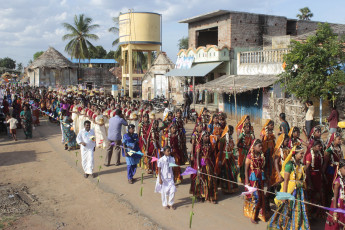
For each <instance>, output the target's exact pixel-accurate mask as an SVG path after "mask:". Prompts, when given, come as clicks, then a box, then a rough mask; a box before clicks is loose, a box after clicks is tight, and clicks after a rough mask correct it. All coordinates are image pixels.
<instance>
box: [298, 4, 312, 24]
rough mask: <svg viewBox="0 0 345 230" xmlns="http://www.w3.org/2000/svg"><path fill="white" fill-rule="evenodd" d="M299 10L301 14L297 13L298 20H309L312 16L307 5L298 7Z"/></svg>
mask: <svg viewBox="0 0 345 230" xmlns="http://www.w3.org/2000/svg"><path fill="white" fill-rule="evenodd" d="M299 12H301V14H297V15H296V16H297V18H299V19H300V20H305V21H310V18H312V17H313V16H314V15H313V13H312V12H311V11H310V9H309V8H308V7H304V8H302V9H299Z"/></svg>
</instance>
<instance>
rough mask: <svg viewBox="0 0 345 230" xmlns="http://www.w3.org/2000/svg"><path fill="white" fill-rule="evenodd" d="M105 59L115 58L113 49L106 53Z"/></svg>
mask: <svg viewBox="0 0 345 230" xmlns="http://www.w3.org/2000/svg"><path fill="white" fill-rule="evenodd" d="M104 58H106V59H115V51H114V50H110V51H109V52H108V53H107V55H105V57H104Z"/></svg>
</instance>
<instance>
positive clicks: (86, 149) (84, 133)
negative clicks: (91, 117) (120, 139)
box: [77, 121, 96, 178]
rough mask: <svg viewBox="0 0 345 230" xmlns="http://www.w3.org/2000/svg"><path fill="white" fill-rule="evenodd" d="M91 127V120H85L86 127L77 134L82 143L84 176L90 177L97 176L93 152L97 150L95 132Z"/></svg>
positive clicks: (80, 143) (79, 142)
mask: <svg viewBox="0 0 345 230" xmlns="http://www.w3.org/2000/svg"><path fill="white" fill-rule="evenodd" d="M90 128H91V122H90V121H85V122H84V129H82V130H80V131H79V134H78V136H77V143H78V145H80V150H81V163H82V166H83V170H84V177H85V178H88V177H89V175H92V177H95V175H94V174H93V173H92V170H93V164H94V161H93V153H94V151H95V147H96V143H95V132H94V131H93V129H90Z"/></svg>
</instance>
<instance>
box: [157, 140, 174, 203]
mask: <svg viewBox="0 0 345 230" xmlns="http://www.w3.org/2000/svg"><path fill="white" fill-rule="evenodd" d="M170 163H172V164H175V159H174V157H172V156H171V150H170V146H165V147H164V156H163V157H161V158H160V159H159V160H158V177H157V181H156V188H155V192H157V193H161V194H162V205H163V207H164V208H165V209H170V208H171V209H173V210H175V209H176V207H175V206H174V197H175V192H176V187H175V184H174V173H173V170H172V167H170V166H169V164H170ZM167 196H169V199H167Z"/></svg>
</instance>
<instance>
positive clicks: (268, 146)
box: [261, 128, 279, 185]
mask: <svg viewBox="0 0 345 230" xmlns="http://www.w3.org/2000/svg"><path fill="white" fill-rule="evenodd" d="M261 138H262V152H263V153H264V154H265V159H266V163H265V173H266V176H267V181H269V185H273V184H274V183H275V181H276V178H275V175H276V174H277V173H279V172H276V169H275V167H274V163H273V162H274V161H273V155H274V147H275V145H276V143H275V139H276V137H275V136H274V133H273V132H272V133H269V132H268V130H267V129H266V128H264V129H263V130H262V131H261Z"/></svg>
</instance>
